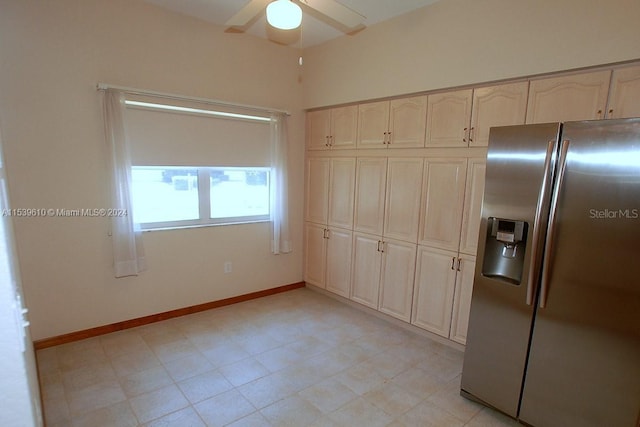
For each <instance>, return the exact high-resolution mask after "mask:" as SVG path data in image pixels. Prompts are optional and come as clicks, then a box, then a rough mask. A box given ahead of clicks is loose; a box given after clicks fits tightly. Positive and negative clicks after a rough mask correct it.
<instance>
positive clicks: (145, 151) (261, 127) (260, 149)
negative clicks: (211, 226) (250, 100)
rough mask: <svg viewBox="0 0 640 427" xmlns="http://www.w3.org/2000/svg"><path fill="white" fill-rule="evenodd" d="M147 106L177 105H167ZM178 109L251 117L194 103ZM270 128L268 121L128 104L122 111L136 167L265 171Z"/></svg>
mask: <svg viewBox="0 0 640 427" xmlns="http://www.w3.org/2000/svg"><path fill="white" fill-rule="evenodd" d="M127 99H128V100H129V98H127ZM145 101H148V99H145ZM149 102H153V103H157V104H160V103H162V104H168V105H174V106H175V105H176V103H174V102H167V101H158V100H153V101H149ZM178 107H180V108H182V107H186V108H196V109H203V110H207V111H212V112H214V114H215V112H222V113H230V114H251V115H253V114H255V113H247V112H243V111H239V110H235V111H234V110H232V109H230V108H224V107H223V108H216V107H213V106H202V105H193V104H189V105H178ZM267 119H268V118H267ZM269 123H270V122H269V120H266V121H257V120H250V119H245V118H233V117H219V116H215V115H209V114H206V113H202V114H200V113H194V112H179V111H167V110H160V109H156V108H148V107H140V106H132V105H128V106H127V111H126V124H127V136H128V138H129V141H130V146H131V160H132V164H133V165H138V166H157V165H162V166H268V165H269V164H270V161H271V159H270V156H271V153H270V142H269V141H270V128H269Z"/></svg>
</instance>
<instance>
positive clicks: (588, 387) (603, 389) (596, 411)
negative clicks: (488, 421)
mask: <svg viewBox="0 0 640 427" xmlns="http://www.w3.org/2000/svg"><path fill="white" fill-rule="evenodd" d="M461 394H462V395H463V396H465V397H468V398H471V399H474V400H477V401H480V402H481V403H484V404H485V405H488V406H492V407H494V408H496V409H498V410H500V411H502V412H504V413H506V414H508V415H510V416H512V417H514V418H517V419H519V420H520V421H521V422H523V423H525V424H529V425H533V426H536V427H548V426H562V427H565V426H580V427H586V426H594V427H595V426H598V427H601V426H607V427H617V426H620V427H636V426H640V119H624V120H599V121H584V122H568V123H551V124H536V125H522V126H507V127H498V128H492V129H491V132H490V140H489V149H488V154H487V169H486V184H485V193H484V199H483V208H482V223H481V227H480V239H479V244H478V262H477V266H476V271H475V278H474V285H473V296H472V303H471V313H470V320H469V330H468V336H467V345H466V350H465V357H464V366H463V372H462V384H461Z"/></svg>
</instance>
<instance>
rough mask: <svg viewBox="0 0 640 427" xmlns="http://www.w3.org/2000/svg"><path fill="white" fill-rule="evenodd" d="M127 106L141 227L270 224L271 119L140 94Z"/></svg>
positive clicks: (136, 208) (136, 214)
mask: <svg viewBox="0 0 640 427" xmlns="http://www.w3.org/2000/svg"><path fill="white" fill-rule="evenodd" d="M125 105H126V113H125V114H126V123H127V137H128V140H129V142H130V146H131V163H132V165H133V166H132V174H131V178H132V193H131V194H132V199H133V200H132V205H133V206H132V210H133V220H134V221H135V222H137V223H139V224H140V225H141V227H142V229H147V230H149V229H157V228H172V227H191V226H203V225H212V224H229V223H243V222H255V221H268V220H269V219H270V212H269V211H270V197H271V193H270V184H271V179H270V178H271V177H270V171H271V168H270V167H267V166H270V165H271V160H272V159H271V144H270V141H271V138H270V124H271V118H270V117H267V116H266V115H262V116H261V115H257V114H258V113H254V112H247V111H243V110H242V109H239V108H230V107H229V108H219V107H218V106H211V105H205V104H198V103H197V102H176V103H175V104H173V103H172V104H167V103H166V102H159V101H158V100H154V99H149V98H148V97H145V96H137V97H129V98H128V99H127V100H126V101H125Z"/></svg>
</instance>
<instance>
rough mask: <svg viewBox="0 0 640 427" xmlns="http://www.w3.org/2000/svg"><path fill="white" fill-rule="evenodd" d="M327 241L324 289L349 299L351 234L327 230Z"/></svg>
mask: <svg viewBox="0 0 640 427" xmlns="http://www.w3.org/2000/svg"><path fill="white" fill-rule="evenodd" d="M328 235H329V238H328V239H326V241H327V272H326V285H327V286H326V288H327V290H328V291H331V292H333V293H336V294H338V295H341V296H343V297H345V298H349V289H350V285H351V243H352V240H353V233H352V232H351V231H349V230H342V229H339V228H333V229H329V232H328Z"/></svg>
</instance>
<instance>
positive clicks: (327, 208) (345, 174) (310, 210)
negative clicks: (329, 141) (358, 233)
mask: <svg viewBox="0 0 640 427" xmlns="http://www.w3.org/2000/svg"><path fill="white" fill-rule="evenodd" d="M355 168H356V159H355V158H353V157H344V158H342V157H336V158H331V159H329V158H325V157H317V158H310V159H308V161H307V177H306V206H305V213H306V214H305V219H306V220H307V221H311V222H315V223H317V224H325V225H330V226H334V227H341V228H351V227H352V225H353V197H354V187H355Z"/></svg>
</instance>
